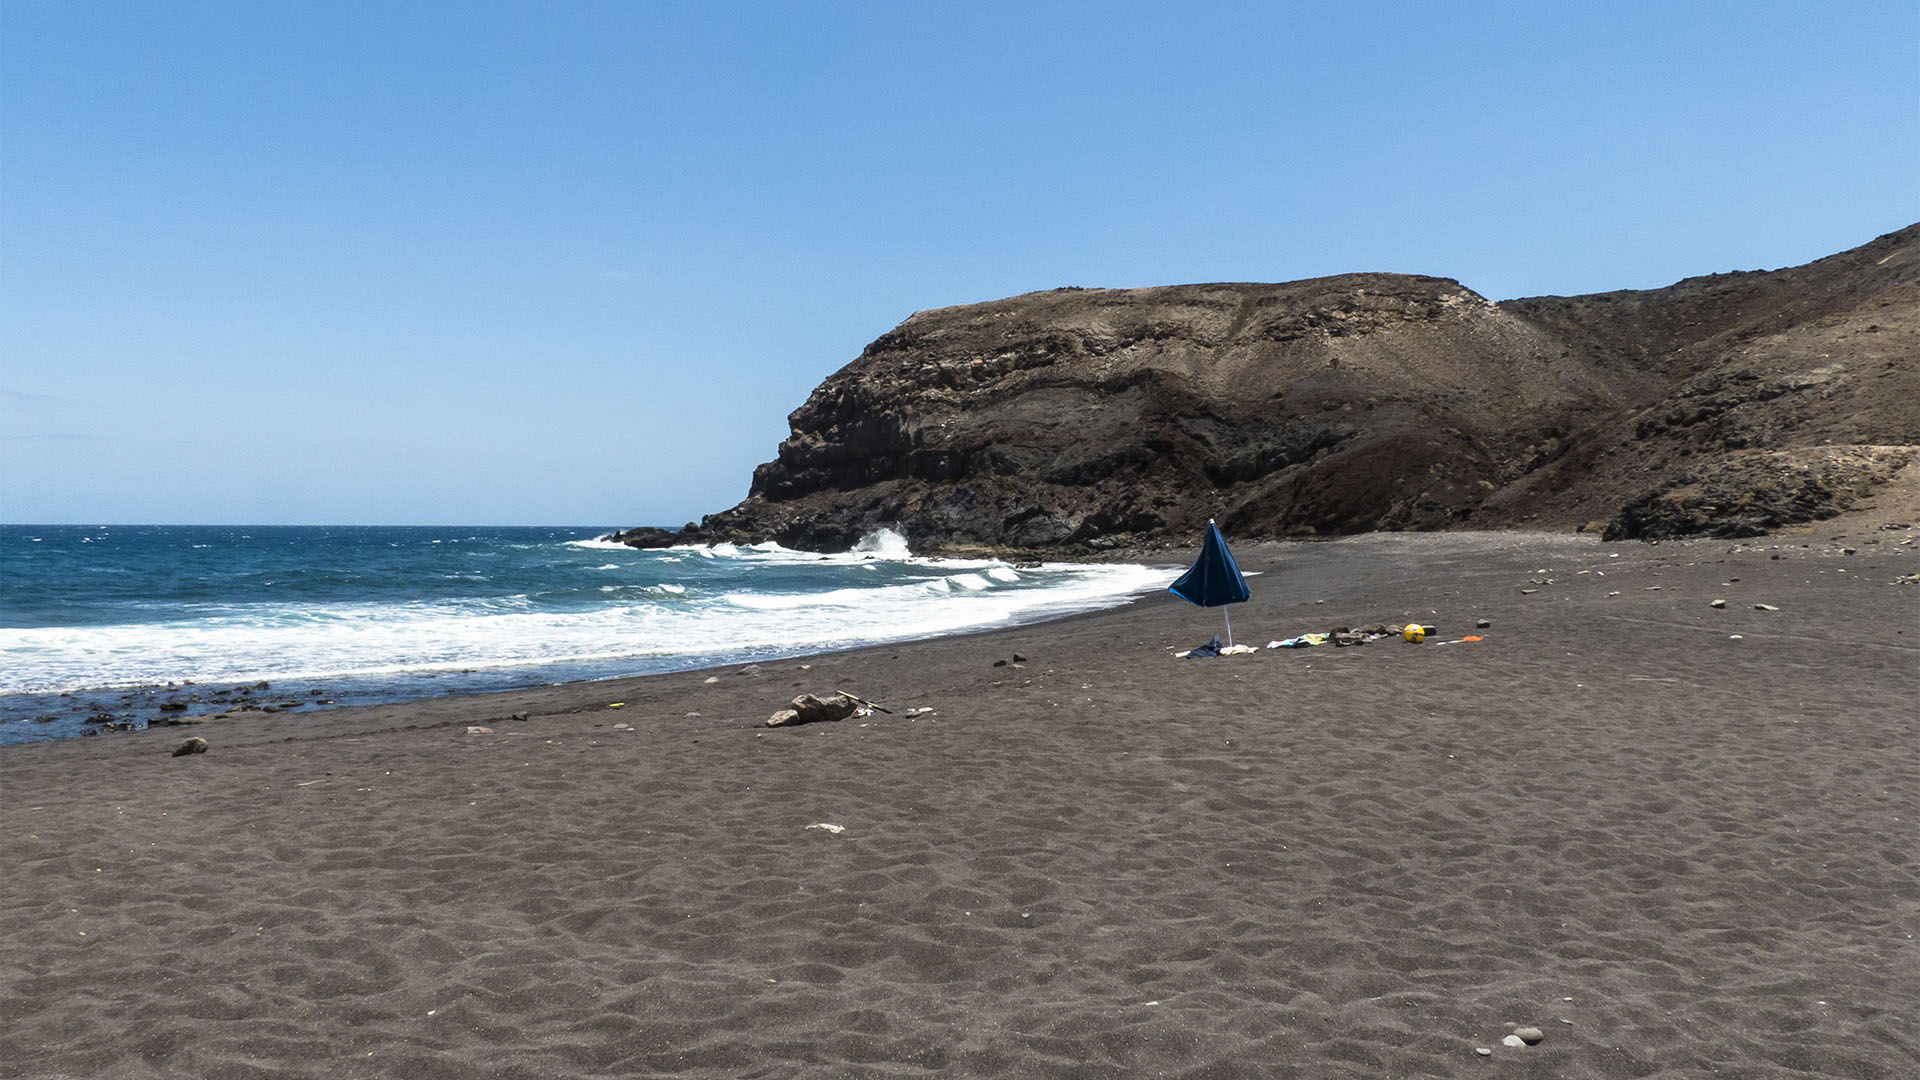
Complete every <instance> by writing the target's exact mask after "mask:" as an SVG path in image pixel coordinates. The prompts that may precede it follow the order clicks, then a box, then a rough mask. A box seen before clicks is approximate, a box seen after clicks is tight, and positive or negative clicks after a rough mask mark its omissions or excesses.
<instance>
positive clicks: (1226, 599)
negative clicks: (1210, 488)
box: [1167, 518, 1253, 645]
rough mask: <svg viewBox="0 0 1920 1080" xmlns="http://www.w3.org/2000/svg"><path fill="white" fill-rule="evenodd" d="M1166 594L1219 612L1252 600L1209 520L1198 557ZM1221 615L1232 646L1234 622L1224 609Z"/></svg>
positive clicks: (1215, 528)
mask: <svg viewBox="0 0 1920 1080" xmlns="http://www.w3.org/2000/svg"><path fill="white" fill-rule="evenodd" d="M1167 591H1168V592H1170V593H1172V594H1173V595H1175V596H1177V597H1179V598H1180V599H1182V600H1185V601H1186V602H1187V603H1189V604H1198V605H1200V606H1201V607H1217V608H1222V609H1224V608H1225V607H1226V606H1227V605H1228V604H1239V603H1244V602H1246V601H1247V600H1249V599H1252V597H1253V590H1252V589H1249V588H1247V579H1246V578H1244V577H1242V576H1241V574H1240V564H1239V563H1236V562H1234V561H1233V552H1231V551H1228V550H1227V538H1226V537H1224V536H1221V535H1220V526H1218V525H1215V524H1214V523H1213V519H1212V518H1208V519H1207V539H1206V540H1205V542H1203V543H1202V544H1201V545H1200V557H1199V558H1198V559H1195V560H1194V561H1193V568H1192V569H1190V570H1188V571H1187V572H1186V574H1184V575H1182V577H1181V578H1180V580H1179V581H1176V582H1174V583H1173V584H1172V585H1169V586H1167ZM1220 615H1221V617H1222V618H1225V619H1226V620H1227V644H1228V645H1232V644H1233V619H1232V618H1231V617H1230V616H1228V615H1227V613H1226V611H1225V610H1222V611H1221V612H1220Z"/></svg>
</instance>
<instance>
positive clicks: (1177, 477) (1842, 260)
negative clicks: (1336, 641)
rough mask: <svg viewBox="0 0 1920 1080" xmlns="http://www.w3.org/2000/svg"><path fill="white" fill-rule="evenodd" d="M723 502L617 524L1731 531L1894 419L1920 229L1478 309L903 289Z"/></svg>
mask: <svg viewBox="0 0 1920 1080" xmlns="http://www.w3.org/2000/svg"><path fill="white" fill-rule="evenodd" d="M789 421H790V424H791V427H792V435H791V437H790V438H788V439H787V440H786V441H785V442H783V443H782V444H781V445H780V449H779V456H778V458H777V459H776V460H774V461H770V462H768V463H766V464H764V465H762V466H760V467H759V468H758V469H756V470H755V472H754V476H753V485H752V488H751V491H750V492H749V494H748V496H747V498H746V499H745V500H744V501H742V502H741V503H740V504H739V505H737V506H735V507H733V508H732V509H730V510H726V511H724V512H721V513H718V514H711V515H708V516H707V517H706V518H704V519H703V520H702V521H701V522H699V523H698V524H690V525H689V526H688V527H687V528H685V529H683V530H680V531H678V532H674V531H666V530H659V529H636V530H633V531H631V532H627V533H620V534H616V538H617V539H622V540H625V541H626V542H629V543H633V544H636V545H638V546H649V547H651V546H661V545H664V544H670V543H687V542H712V541H719V540H731V541H761V540H768V539H771V540H777V541H779V542H780V543H782V544H785V545H787V546H790V547H795V548H801V549H807V550H844V549H846V548H848V547H849V546H851V545H852V544H853V543H854V542H855V541H856V540H857V539H858V538H860V537H861V536H863V535H865V534H867V533H869V532H871V531H873V530H875V529H878V528H882V527H887V528H892V529H895V530H897V531H899V532H901V533H902V534H904V535H905V536H906V537H907V539H908V541H909V542H910V543H911V544H912V546H913V548H914V549H915V550H916V551H930V552H931V551H944V552H961V551H969V550H979V549H991V550H995V551H1002V552H1018V551H1028V552H1037V553H1046V554H1081V555H1085V554H1090V553H1097V552H1100V551H1103V550H1121V551H1136V550H1140V549H1144V548H1151V547H1154V546H1159V545H1163V544H1186V543H1190V542H1191V541H1192V538H1193V537H1194V536H1195V535H1197V534H1198V532H1199V529H1200V527H1201V526H1202V525H1203V524H1204V523H1205V521H1206V520H1207V519H1208V518H1209V517H1213V518H1217V519H1219V521H1220V523H1221V526H1222V527H1223V528H1224V529H1226V530H1227V531H1228V532H1229V533H1230V534H1231V535H1234V536H1236V537H1289V536H1317V535H1337V534H1346V533H1356V532H1365V531H1369V530H1378V529H1444V528H1448V527H1453V526H1461V525H1472V526H1474V527H1497V526H1518V525H1525V526H1530V527H1543V528H1544V527H1572V526H1576V525H1580V524H1582V523H1586V522H1592V521H1606V522H1608V524H1607V535H1608V536H1611V537H1616V538H1628V537H1655V536H1670V535H1685V534H1694V533H1708V534H1717V535H1751V534H1753V533H1755V532H1763V531H1766V530H1769V529H1773V528H1777V527H1779V526H1781V525H1783V524H1788V523H1791V522H1794V521H1805V520H1813V519H1817V518H1820V517H1823V516H1830V515H1831V514H1833V513H1835V512H1837V511H1838V510H1840V509H1844V508H1845V506H1846V505H1847V504H1848V503H1849V501H1850V500H1852V499H1854V498H1856V497H1857V496H1858V495H1859V494H1861V493H1862V492H1864V491H1868V490H1871V489H1872V488H1873V486H1874V485H1876V484H1878V483H1881V482H1884V480H1885V479H1886V478H1887V477H1889V476H1891V475H1893V474H1894V473H1895V472H1897V471H1898V470H1899V469H1901V468H1903V467H1905V466H1907V465H1908V464H1909V463H1910V462H1911V461H1913V459H1914V458H1915V456H1916V447H1915V444H1920V225H1916V226H1913V227H1909V228H1907V229H1904V230H1901V231H1900V232H1897V233H1893V234H1889V235H1887V236H1884V237H1881V238H1880V239H1878V240H1875V241H1874V242H1872V243H1870V244H1867V245H1865V246H1863V247H1860V248H1856V249H1854V250H1852V251H1848V252H1845V253H1842V254H1840V255H1835V256H1832V257H1830V258H1827V259H1822V260H1820V261H1819V262H1815V263H1811V264H1808V265H1806V266H1802V267H1795V268H1791V269H1786V270H1778V271H1772V272H1746V273H1735V274H1722V275H1713V276H1710V277H1704V278H1692V279H1688V280H1686V281H1682V282H1679V283H1678V284H1675V285H1672V286H1669V287H1668V288H1665V289H1655V290H1647V291H1636V292H1619V293H1604V294H1596V295H1592V296H1579V297H1537V298H1530V299H1521V300H1510V301H1506V302H1503V303H1493V302H1491V301H1488V300H1487V299H1485V298H1483V297H1481V296H1479V295H1478V294H1476V293H1474V292H1472V291H1471V290H1469V289H1466V288H1464V287H1463V286H1461V285H1460V284H1459V283H1458V282H1455V281H1452V280H1448V279H1444V278H1430V277H1415V276H1406V275H1394V274H1348V275H1342V276H1339V277H1330V278H1318V279H1314V280H1310V281H1298V282H1291V283H1287V284H1279V285H1259V284H1217V285H1185V286H1171V287H1164V288H1146V289H1118V290H1110V289H1097V290H1096V289H1059V290H1054V291H1051V292H1044V293H1033V294H1029V295H1026V296H1018V297H1013V298H1011V299H1007V300H999V301H994V302H992V303H984V304H973V305H968V306H965V307H954V308H944V309H940V310H936V311H924V312H919V313H917V314H915V315H914V316H913V317H912V318H909V319H908V320H907V321H906V322H904V323H902V324H900V325H899V326H898V327H896V328H895V329H894V330H892V331H891V332H889V333H887V334H886V335H884V336H882V337H881V338H880V339H879V340H877V341H875V342H874V343H873V344H871V345H869V346H868V347H867V348H866V350H865V351H864V352H862V353H861V355H860V356H859V358H858V359H856V360H854V361H853V362H852V363H851V364H848V365H847V366H846V367H844V368H842V369H841V370H840V371H838V372H836V373H834V374H833V375H832V376H831V377H829V378H828V379H827V380H826V381H825V382H824V383H822V384H821V385H820V387H819V388H818V389H816V390H815V391H814V392H813V394H812V395H811V396H810V397H809V398H808V399H807V401H806V403H805V404H804V405H802V406H801V407H800V408H799V409H798V410H796V411H795V412H794V413H793V414H792V416H791V417H790V418H789Z"/></svg>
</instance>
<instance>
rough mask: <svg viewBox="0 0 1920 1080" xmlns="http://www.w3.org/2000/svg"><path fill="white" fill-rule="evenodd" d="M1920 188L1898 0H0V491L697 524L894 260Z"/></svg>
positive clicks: (1792, 231) (1467, 265) (1915, 195)
mask: <svg viewBox="0 0 1920 1080" xmlns="http://www.w3.org/2000/svg"><path fill="white" fill-rule="evenodd" d="M1915 220H1920V4H1917V3H1915V2H1914V0H1894V2H1887V3H1850V2H1845V0H1841V2H1836V3H1822V4H1815V3H1794V4H1782V3H1764V2H1740V3H1690V2H1684V0H1667V2H1657V3H1629V2H1619V3H1579V2H1566V3H1562V2H1557V0H1556V2H1552V3H1540V2H1537V0H1534V2H1513V3H1467V2H1463V3H1444V2H1438V3H1431V4H1424V3H1423V4H1414V3H1355V2H1331V0H1330V2H1327V3H1292V4H1288V3H1277V2H1275V3H1212V4H1209V3H1182V4H1168V3H1161V4H1144V3H1126V2H1116V0H1103V2H1099V3H1084V4H1080V3H1072V4H1069V3H1044V2H1039V0H1025V2H1019V3H969V2H952V3H918V2H904V0H903V2H874V3H865V4H862V3H834V2H819V0H807V2H791V0H789V2H785V3H778V4H771V3H770V4H755V3H706V2H698V3H694V2H689V3H666V2H642V0H634V2H621V3H615V2H566V0H558V2H551V3H548V2H542V3H532V2H522V3H483V2H474V0H460V2H449V3H407V2H405V0H380V2H356V0H324V2H317V3H301V2H295V0H274V2H271V3H257V2H253V0H235V2H230V3H197V2H191V0H167V2H156V3H130V2H123V0H111V2H86V0H46V2H39V0H32V2H29V0H0V520H4V521H10V522H16V523H18V522H33V523H53V522H79V523H107V522H112V523H124V522H186V523H226V522H232V523H288V524H329V523H367V524H413V523H418V524H584V525H605V526H626V525H635V524H678V523H679V522H682V521H685V520H687V519H689V518H693V517H697V516H698V515H699V514H702V513H706V512H711V511H715V510H720V509H724V508H726V507H728V506H731V505H732V504H733V503H734V502H736V501H738V500H739V499H740V498H741V497H742V496H744V495H745V494H746V489H747V484H748V481H749V479H750V477H751V472H752V468H753V466H754V465H755V464H757V463H759V462H761V461H765V460H768V459H769V458H771V457H772V456H773V453H774V449H775V447H776V446H777V445H778V443H779V441H780V440H781V439H782V438H783V437H784V436H785V435H786V433H787V427H786V419H785V417H786V414H787V413H788V412H789V411H791V410H792V409H794V408H795V407H797V406H798V405H799V404H800V403H801V402H802V401H803V400H805V398H806V395H807V393H808V392H809V391H810V390H811V389H812V388H813V387H814V386H815V385H816V384H817V383H819V382H820V380H821V379H823V378H825V377H826V376H827V375H828V374H830V373H831V372H833V371H834V370H835V369H837V368H839V367H840V366H842V365H843V364H845V363H847V362H848V361H850V360H852V359H853V358H854V357H855V356H857V355H858V354H859V352H860V350H861V348H862V347H863V346H864V345H865V344H866V343H867V342H869V341H871V340H872V339H874V338H875V337H878V336H879V335H880V334H882V333H884V332H885V331H887V330H888V329H890V328H891V327H892V326H894V325H895V324H897V323H898V322H900V321H901V320H902V319H904V318H906V317H907V316H908V315H909V314H911V313H912V312H913V311H915V310H917V309H921V308H931V307H943V306H946V305H950V304H961V303H969V302H973V301H980V300H990V299H994V298H997V297H1002V296H1008V295H1012V294H1016V293H1022V292H1028V291H1032V290H1036V289H1047V288H1053V287H1056V286H1060V285H1082V286H1135V285H1155V284H1172V283H1181V282H1195V281H1221V280H1226V281H1287V280H1293V279H1297V278H1303V277H1313V276H1318V275H1322V274H1333V273H1343V272H1349V271H1362V270H1383V271H1406V272H1413V273H1427V274H1437V275H1441V276H1445V277H1453V278H1458V279H1459V280H1461V281H1462V282H1463V283H1464V284H1466V285H1467V286H1469V287H1471V288H1473V289H1476V290H1478V291H1479V292H1481V293H1483V294H1485V295H1487V296H1489V297H1491V298H1494V299H1505V298H1508V297H1513V296H1526V295H1536V294H1543V293H1563V294H1564V293H1578V292H1591V291H1598V290H1604V289H1613V288H1642V287H1657V286H1661V285H1665V284H1669V283H1671V282H1673V281H1675V280H1677V279H1679V278H1682V277H1686V276H1689V275H1693V274H1701V273H1709V272H1714V271H1722V270H1735V269H1760V268H1773V267H1779V266H1785V265H1792V264H1796V263H1801V262H1806V261H1809V260H1811V259H1815V258H1819V257H1820V256H1823V255H1828V254H1832V253H1833V252H1836V251H1840V250H1843V249H1846V248H1849V247H1853V246H1856V245H1858V244H1862V243H1865V242H1866V241H1868V240H1871V239H1873V238H1874V237H1875V236H1878V235H1880V234H1882V233H1885V232H1889V231H1891V230H1894V229H1897V228H1900V227H1902V226H1905V225H1907V224H1910V223H1912V222H1914V221H1915Z"/></svg>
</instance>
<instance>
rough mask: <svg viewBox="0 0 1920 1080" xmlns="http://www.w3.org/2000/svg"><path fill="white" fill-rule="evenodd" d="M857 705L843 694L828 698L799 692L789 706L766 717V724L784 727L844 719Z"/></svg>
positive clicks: (851, 713)
mask: <svg viewBox="0 0 1920 1080" xmlns="http://www.w3.org/2000/svg"><path fill="white" fill-rule="evenodd" d="M859 707H860V705H859V703H858V702H856V701H854V700H853V699H852V698H850V697H847V696H845V695H844V694H835V695H834V696H832V697H829V698H819V697H815V696H813V695H812V694H801V695H800V696H799V697H797V698H794V699H793V706H792V707H791V708H787V709H781V710H780V711H779V712H777V713H774V714H773V715H772V716H769V717H767V726H768V727H785V726H788V725H790V724H811V723H814V722H815V721H819V720H845V719H846V718H847V717H849V716H852V715H853V711H854V710H855V709H857V708H859Z"/></svg>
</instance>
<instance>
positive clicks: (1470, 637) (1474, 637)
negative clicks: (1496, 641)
mask: <svg viewBox="0 0 1920 1080" xmlns="http://www.w3.org/2000/svg"><path fill="white" fill-rule="evenodd" d="M1460 640H1461V641H1485V640H1487V639H1486V638H1483V637H1481V636H1480V635H1479V634H1468V635H1467V636H1466V637H1463V638H1461V639H1460Z"/></svg>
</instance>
